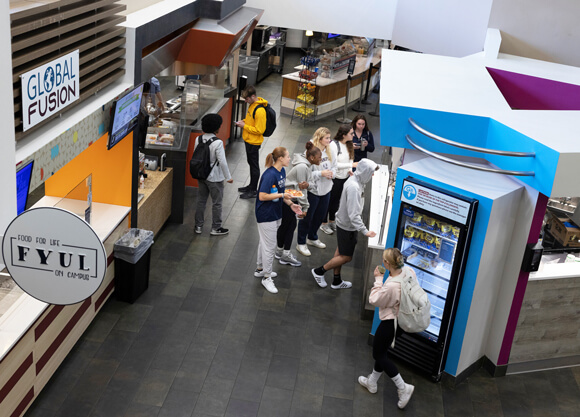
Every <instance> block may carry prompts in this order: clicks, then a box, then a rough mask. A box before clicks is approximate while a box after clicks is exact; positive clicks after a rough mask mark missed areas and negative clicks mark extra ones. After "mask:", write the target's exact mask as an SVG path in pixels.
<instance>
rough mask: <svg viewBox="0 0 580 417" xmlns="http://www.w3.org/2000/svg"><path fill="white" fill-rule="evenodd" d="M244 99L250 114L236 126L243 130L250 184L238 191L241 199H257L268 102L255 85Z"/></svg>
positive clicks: (245, 94)
mask: <svg viewBox="0 0 580 417" xmlns="http://www.w3.org/2000/svg"><path fill="white" fill-rule="evenodd" d="M242 97H243V98H244V100H245V101H246V103H248V113H247V114H246V118H245V119H244V120H240V121H238V122H236V126H238V127H240V128H242V139H244V142H245V144H246V160H247V161H248V165H249V166H250V183H249V184H248V185H246V186H244V187H240V188H238V191H239V192H241V193H242V195H240V198H256V196H257V189H258V181H259V180H260V146H261V145H262V142H263V141H264V131H265V130H266V108H265V107H266V105H267V104H268V101H267V100H264V99H263V98H262V97H258V96H257V95H256V88H255V87H254V86H253V85H250V86H248V87H247V88H246V89H245V90H244V91H243V93H242ZM260 105H261V106H260ZM258 106H260V107H258Z"/></svg>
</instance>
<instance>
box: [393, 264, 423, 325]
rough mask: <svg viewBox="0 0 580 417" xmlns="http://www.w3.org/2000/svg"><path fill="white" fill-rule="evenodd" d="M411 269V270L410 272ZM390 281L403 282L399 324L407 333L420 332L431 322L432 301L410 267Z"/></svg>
mask: <svg viewBox="0 0 580 417" xmlns="http://www.w3.org/2000/svg"><path fill="white" fill-rule="evenodd" d="M409 271H411V272H409ZM389 281H392V282H399V283H400V284H401V305H400V306H399V316H398V317H397V322H398V325H399V327H400V328H401V329H403V330H404V331H406V332H407V333H418V332H422V331H423V330H425V329H427V327H429V324H430V323H431V301H429V297H427V293H426V292H425V290H423V288H421V286H420V285H419V282H418V281H417V278H416V277H415V274H414V273H412V270H410V269H409V268H408V267H407V268H404V269H403V273H401V274H399V275H397V276H396V277H389Z"/></svg>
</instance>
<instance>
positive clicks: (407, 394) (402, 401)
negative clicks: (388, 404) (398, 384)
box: [397, 384, 415, 409]
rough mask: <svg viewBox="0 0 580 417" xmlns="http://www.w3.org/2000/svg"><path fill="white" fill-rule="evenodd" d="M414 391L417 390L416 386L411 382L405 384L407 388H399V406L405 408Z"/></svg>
mask: <svg viewBox="0 0 580 417" xmlns="http://www.w3.org/2000/svg"><path fill="white" fill-rule="evenodd" d="M413 391H415V387H414V386H413V385H411V384H405V389H400V390H397V393H398V394H399V402H398V403H397V407H399V408H401V409H403V408H405V406H406V405H407V403H408V402H409V400H410V399H411V396H412V395H413Z"/></svg>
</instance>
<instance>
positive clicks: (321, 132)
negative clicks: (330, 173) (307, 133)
mask: <svg viewBox="0 0 580 417" xmlns="http://www.w3.org/2000/svg"><path fill="white" fill-rule="evenodd" d="M326 135H330V129H329V128H327V127H319V128H318V129H316V132H314V135H313V136H312V143H314V145H315V146H316V147H318V145H320V141H321V140H322V138H324V137H325V136H326ZM324 151H325V152H326V156H328V160H329V161H330V162H332V152H329V150H328V146H327V147H326V149H324Z"/></svg>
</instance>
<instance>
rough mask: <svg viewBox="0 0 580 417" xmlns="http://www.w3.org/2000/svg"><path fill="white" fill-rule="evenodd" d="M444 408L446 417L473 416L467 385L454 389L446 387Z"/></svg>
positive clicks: (444, 389)
mask: <svg viewBox="0 0 580 417" xmlns="http://www.w3.org/2000/svg"><path fill="white" fill-rule="evenodd" d="M415 399H416V398H415ZM443 407H444V409H445V415H446V416H449V417H460V416H463V417H467V416H473V403H472V402H471V398H470V396H469V387H468V386H467V385H466V384H459V385H458V386H456V387H453V388H445V387H444V388H443Z"/></svg>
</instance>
